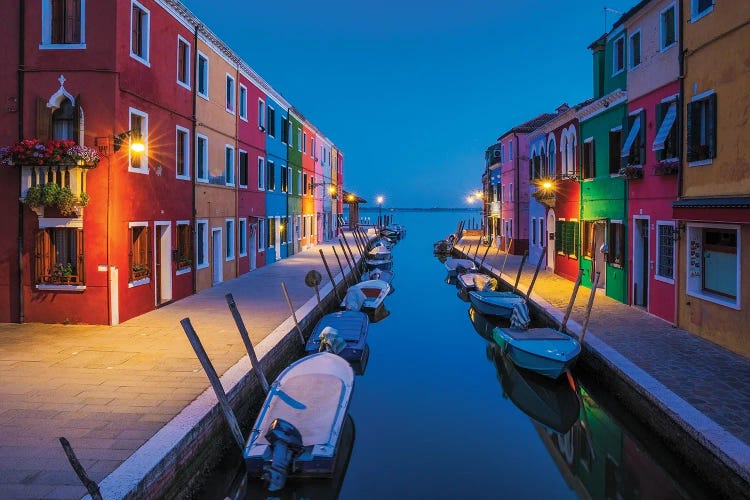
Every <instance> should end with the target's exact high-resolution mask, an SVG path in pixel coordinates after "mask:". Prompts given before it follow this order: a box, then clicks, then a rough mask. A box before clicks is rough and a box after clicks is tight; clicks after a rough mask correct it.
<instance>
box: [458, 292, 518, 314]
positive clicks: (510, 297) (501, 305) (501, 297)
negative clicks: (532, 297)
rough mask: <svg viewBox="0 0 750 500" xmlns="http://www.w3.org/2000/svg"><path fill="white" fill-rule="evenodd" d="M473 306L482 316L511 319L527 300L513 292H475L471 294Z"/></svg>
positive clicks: (470, 298)
mask: <svg viewBox="0 0 750 500" xmlns="http://www.w3.org/2000/svg"><path fill="white" fill-rule="evenodd" d="M469 300H471V304H472V305H473V306H474V307H475V308H476V309H477V310H478V311H479V312H481V313H482V314H488V315H491V316H500V317H501V318H510V315H511V314H513V309H514V308H515V307H516V305H517V304H525V303H526V300H525V299H524V298H523V297H520V296H518V295H516V294H515V293H512V292H491V291H486V292H482V291H478V290H473V291H471V292H469Z"/></svg>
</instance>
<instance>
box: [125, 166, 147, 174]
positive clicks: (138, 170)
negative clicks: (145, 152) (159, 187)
mask: <svg viewBox="0 0 750 500" xmlns="http://www.w3.org/2000/svg"><path fill="white" fill-rule="evenodd" d="M128 172H132V173H134V174H142V175H148V167H146V168H133V167H128Z"/></svg>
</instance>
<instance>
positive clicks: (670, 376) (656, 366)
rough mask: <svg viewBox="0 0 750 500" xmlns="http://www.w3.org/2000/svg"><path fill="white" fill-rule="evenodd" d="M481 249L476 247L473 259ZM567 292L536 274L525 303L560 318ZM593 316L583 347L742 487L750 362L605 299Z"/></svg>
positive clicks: (493, 260) (579, 312) (559, 281)
mask: <svg viewBox="0 0 750 500" xmlns="http://www.w3.org/2000/svg"><path fill="white" fill-rule="evenodd" d="M476 243H477V237H469V236H467V237H465V238H463V239H462V240H461V242H460V245H461V246H460V247H459V249H466V250H468V246H469V245H470V244H473V248H474V249H476ZM474 249H472V250H471V252H470V255H471V256H472V257H473V256H474V252H475V250H474ZM485 249H486V247H482V248H481V249H480V251H479V258H478V260H481V257H482V255H483V254H484V250H485ZM503 258H504V254H503V253H501V254H500V255H499V256H497V257H496V256H495V250H490V252H489V254H488V256H487V258H486V260H485V263H484V266H485V267H488V266H490V267H491V268H492V269H493V270H494V271H495V274H499V272H500V269H501V267H502V263H503ZM520 261H521V257H520V256H510V257H509V258H508V260H507V263H506V266H505V270H504V273H503V279H504V280H505V281H506V282H508V283H514V282H515V279H516V275H517V272H518V266H519V265H520ZM535 267H536V262H533V263H529V264H527V265H526V266H524V270H523V271H522V275H521V282H520V283H521V284H520V285H519V289H520V290H521V291H523V292H524V293H525V292H526V291H527V290H528V287H529V285H530V283H531V280H532V278H533V274H534V269H535ZM572 291H573V282H572V281H569V280H566V279H564V278H561V277H560V276H557V275H555V274H554V273H551V272H549V271H541V272H540V273H539V276H538V277H537V281H536V283H535V284H534V290H533V292H532V297H531V298H532V300H533V301H534V302H537V303H538V304H540V305H541V306H542V307H543V308H545V309H547V310H548V312H553V313H554V314H553V316H557V317H559V318H562V313H561V311H563V312H564V311H565V308H566V307H567V304H568V301H569V299H570V296H571V294H572ZM589 293H590V289H589V288H584V287H581V288H580V289H579V292H578V297H577V298H576V302H575V305H574V307H573V312H572V314H571V320H572V321H571V323H572V322H573V321H574V322H576V323H577V325H574V326H573V328H571V330H572V331H573V332H574V333H577V332H576V331H575V330H576V328H577V327H579V325H580V324H582V323H583V318H584V313H585V307H586V302H587V301H588V297H589ZM592 311H593V312H592V314H591V320H590V323H589V327H588V333H587V334H586V337H585V343H586V344H587V346H588V347H589V348H594V349H596V350H597V351H599V352H600V353H601V354H602V355H604V356H605V357H606V358H607V359H608V360H609V361H611V362H613V364H615V365H616V366H617V367H618V368H619V369H620V370H622V371H623V372H624V373H626V374H627V376H629V377H631V378H632V379H633V380H634V381H635V382H636V383H637V384H640V385H641V386H643V387H644V388H645V389H646V390H647V391H648V392H649V393H651V394H653V395H654V396H655V397H656V399H658V400H660V401H661V402H662V403H663V404H664V407H665V408H666V409H668V411H669V412H673V414H674V415H673V416H674V417H675V418H677V419H679V420H682V421H684V422H685V424H686V425H687V426H688V427H690V428H692V429H693V430H694V432H695V433H696V434H697V437H698V439H699V441H701V442H704V443H707V444H708V445H709V447H711V446H715V447H716V448H717V449H718V450H719V452H720V454H725V459H727V460H729V461H734V462H735V463H736V465H737V466H738V467H739V469H740V471H741V473H742V474H741V475H743V477H744V478H745V481H750V425H748V423H749V422H750V420H748V415H750V360H749V359H747V358H745V357H743V356H740V355H737V354H734V353H732V352H731V351H729V350H727V349H724V348H723V347H720V346H718V345H716V344H714V343H712V342H710V341H708V340H705V339H703V338H701V337H698V336H696V335H693V334H691V333H689V332H687V331H685V330H682V329H679V328H675V327H673V326H672V325H670V324H669V323H667V322H665V321H663V320H661V319H659V318H657V317H656V316H653V315H651V314H648V313H646V312H645V311H643V310H642V309H639V308H635V307H631V306H628V305H625V304H622V303H620V302H617V301H615V300H613V299H610V298H609V297H606V296H605V295H604V294H603V293H597V295H596V298H595V300H594V307H593V309H592ZM579 331H580V329H579ZM748 496H750V491H748Z"/></svg>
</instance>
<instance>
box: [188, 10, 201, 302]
mask: <svg viewBox="0 0 750 500" xmlns="http://www.w3.org/2000/svg"><path fill="white" fill-rule="evenodd" d="M199 28H200V24H196V25H195V28H194V31H193V48H194V50H193V75H192V76H193V116H192V117H191V121H192V123H193V126H192V129H193V130H192V138H191V139H192V140H191V141H190V157H191V158H192V159H193V175H191V176H190V186H191V188H192V189H191V190H190V227H191V228H192V231H191V235H190V237H191V238H192V240H193V241H195V242H196V243H197V242H198V240H197V238H196V237H195V236H196V227H195V215H196V214H195V211H196V207H195V188H196V184H195V178H196V177H197V176H198V170H197V169H196V167H197V165H196V164H197V163H198V162H197V161H195V160H196V158H195V153H196V151H197V147H196V144H195V143H196V140H197V139H196V137H197V136H196V134H197V132H198V118H197V106H198V29H199ZM197 255H198V249H197V248H196V249H194V250H193V255H191V256H190V257H192V258H191V259H190V260H191V261H192V262H193V263H192V264H191V266H190V267H191V270H190V274H192V275H193V276H192V281H193V294H195V293H196V292H197V290H198V276H196V274H197V271H198V262H197V260H198V259H197V258H196V257H197Z"/></svg>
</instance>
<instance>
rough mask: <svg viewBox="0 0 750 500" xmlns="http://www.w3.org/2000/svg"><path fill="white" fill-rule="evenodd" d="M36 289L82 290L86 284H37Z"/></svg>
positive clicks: (53, 290)
mask: <svg viewBox="0 0 750 500" xmlns="http://www.w3.org/2000/svg"><path fill="white" fill-rule="evenodd" d="M36 289H37V290H44V291H48V292H83V291H84V290H86V285H37V286H36Z"/></svg>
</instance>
